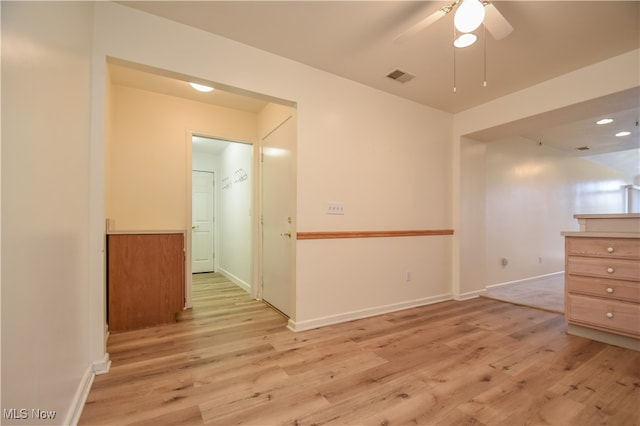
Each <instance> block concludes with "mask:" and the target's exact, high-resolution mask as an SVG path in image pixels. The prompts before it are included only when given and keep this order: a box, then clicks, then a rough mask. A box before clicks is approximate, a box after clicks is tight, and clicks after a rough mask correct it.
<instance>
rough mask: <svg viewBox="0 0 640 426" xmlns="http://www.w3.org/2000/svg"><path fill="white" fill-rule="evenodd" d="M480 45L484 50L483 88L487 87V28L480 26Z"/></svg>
mask: <svg viewBox="0 0 640 426" xmlns="http://www.w3.org/2000/svg"><path fill="white" fill-rule="evenodd" d="M482 44H483V45H484V46H483V49H484V53H483V55H484V82H483V83H482V86H483V87H487V26H486V25H484V24H482Z"/></svg>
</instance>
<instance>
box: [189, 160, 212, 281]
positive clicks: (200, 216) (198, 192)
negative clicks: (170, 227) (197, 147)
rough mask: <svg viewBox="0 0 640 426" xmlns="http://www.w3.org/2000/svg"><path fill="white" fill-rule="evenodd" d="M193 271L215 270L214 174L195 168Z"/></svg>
mask: <svg viewBox="0 0 640 426" xmlns="http://www.w3.org/2000/svg"><path fill="white" fill-rule="evenodd" d="M191 188H192V195H191V203H192V206H191V268H192V269H191V272H193V273H197V272H212V271H213V270H214V259H215V254H214V231H215V230H214V213H213V212H214V210H213V206H214V194H213V188H214V174H213V173H212V172H200V171H196V170H194V171H193V172H192V176H191Z"/></svg>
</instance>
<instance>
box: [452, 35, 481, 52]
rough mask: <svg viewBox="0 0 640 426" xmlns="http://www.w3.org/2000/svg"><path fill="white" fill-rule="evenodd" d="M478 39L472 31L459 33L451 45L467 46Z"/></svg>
mask: <svg viewBox="0 0 640 426" xmlns="http://www.w3.org/2000/svg"><path fill="white" fill-rule="evenodd" d="M476 40H478V37H477V36H476V35H475V34H472V33H465V34H461V35H460V36H459V37H458V38H457V39H455V40H454V41H453V45H454V46H455V47H457V48H460V49H461V48H463V47H469V46H471V45H472V44H473V43H475V42H476Z"/></svg>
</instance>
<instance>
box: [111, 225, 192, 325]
mask: <svg viewBox="0 0 640 426" xmlns="http://www.w3.org/2000/svg"><path fill="white" fill-rule="evenodd" d="M108 257H109V330H110V331H111V332H118V331H126V330H135V329H139V328H145V327H150V326H154V325H159V324H167V323H171V322H174V321H175V317H176V314H177V313H178V312H180V311H181V310H182V308H183V306H184V235H183V234H178V233H173V234H118V235H109V237H108Z"/></svg>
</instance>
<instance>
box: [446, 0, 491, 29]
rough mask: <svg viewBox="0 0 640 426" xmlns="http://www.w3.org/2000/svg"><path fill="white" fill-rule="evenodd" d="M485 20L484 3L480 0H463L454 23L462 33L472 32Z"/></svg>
mask: <svg viewBox="0 0 640 426" xmlns="http://www.w3.org/2000/svg"><path fill="white" fill-rule="evenodd" d="M482 21H484V5H483V4H482V3H480V1H479V0H463V1H462V4H461V5H460V6H458V10H456V14H455V16H454V17H453V24H454V25H455V27H456V29H457V30H458V31H460V32H461V33H470V32H471V31H474V30H475V29H476V28H478V27H479V26H480V24H482Z"/></svg>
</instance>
